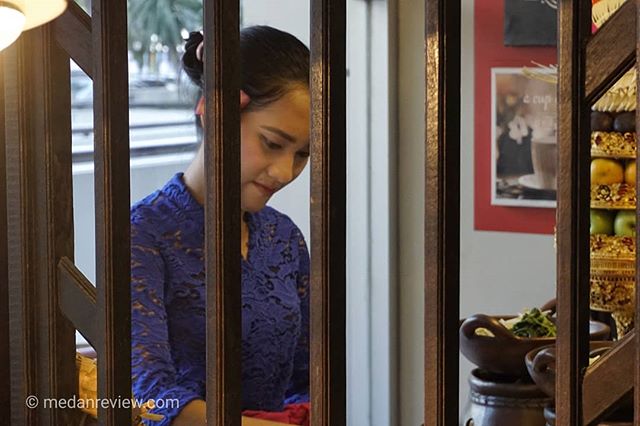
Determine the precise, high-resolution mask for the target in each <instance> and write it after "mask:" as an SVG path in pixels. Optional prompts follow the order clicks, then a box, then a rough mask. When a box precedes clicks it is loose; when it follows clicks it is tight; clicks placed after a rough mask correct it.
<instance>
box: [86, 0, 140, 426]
mask: <svg viewBox="0 0 640 426" xmlns="http://www.w3.org/2000/svg"><path fill="white" fill-rule="evenodd" d="M91 15H92V41H93V46H92V47H93V48H92V52H93V95H94V105H93V113H94V129H95V133H94V147H95V148H94V159H95V163H94V164H95V206H96V207H95V211H96V233H95V235H96V288H97V307H98V310H97V316H96V318H97V323H98V333H97V341H96V342H95V343H96V347H95V349H96V352H97V353H98V397H99V398H115V397H117V396H118V395H130V394H131V367H130V366H131V294H130V286H129V285H128V283H129V282H130V281H129V280H130V271H131V264H130V262H131V259H130V258H131V255H130V224H129V205H130V204H129V203H130V200H129V102H128V98H129V87H128V60H127V4H126V0H92V14H91ZM123 284H125V285H123ZM98 418H99V422H100V424H102V425H108V426H119V425H124V424H127V423H129V422H130V421H131V413H130V410H129V409H126V408H123V407H115V408H112V409H107V408H105V407H104V406H100V407H99V409H98Z"/></svg>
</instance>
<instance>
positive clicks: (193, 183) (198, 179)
mask: <svg viewBox="0 0 640 426" xmlns="http://www.w3.org/2000/svg"><path fill="white" fill-rule="evenodd" d="M183 181H184V186H186V187H187V189H188V190H189V192H190V193H191V195H192V196H193V198H195V200H196V201H197V202H198V203H199V204H200V205H201V206H204V203H205V196H204V194H205V182H204V145H201V146H200V149H199V150H198V153H197V154H196V157H195V158H194V159H193V161H192V162H191V164H189V167H187V170H185V171H184V175H183ZM244 216H245V212H244V211H242V210H240V238H241V239H240V241H241V244H242V255H243V257H245V258H246V254H247V251H248V248H247V243H248V241H249V226H248V225H247V223H246V222H245V220H244Z"/></svg>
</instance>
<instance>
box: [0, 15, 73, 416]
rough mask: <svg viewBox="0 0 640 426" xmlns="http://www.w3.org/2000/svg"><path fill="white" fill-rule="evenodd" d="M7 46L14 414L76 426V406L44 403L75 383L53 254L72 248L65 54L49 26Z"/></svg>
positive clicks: (69, 331)
mask: <svg viewBox="0 0 640 426" xmlns="http://www.w3.org/2000/svg"><path fill="white" fill-rule="evenodd" d="M5 53H6V54H7V55H8V58H7V59H8V62H7V63H6V65H7V67H8V68H9V69H8V72H7V74H6V75H5V78H6V79H5V81H6V83H7V86H6V88H7V91H6V95H7V99H6V105H7V109H6V112H7V125H8V126H7V151H6V153H7V157H6V159H7V163H6V164H7V181H6V182H7V183H6V184H7V206H11V208H10V209H8V210H7V215H8V235H7V237H8V248H9V274H8V275H9V277H10V278H9V280H10V281H9V298H10V313H9V327H10V329H11V333H10V336H11V337H10V338H9V343H10V346H11V360H10V368H11V378H12V384H11V395H12V398H13V399H12V409H11V415H12V417H11V419H12V423H15V424H35V423H37V424H52V425H53V424H73V423H74V422H76V421H77V420H78V417H77V415H78V411H76V410H69V409H56V407H55V406H50V407H46V406H45V405H44V399H45V398H57V399H60V398H69V397H71V396H72V395H73V394H74V393H75V392H76V389H77V380H76V379H75V377H76V369H75V356H74V353H75V334H74V329H73V327H72V325H71V324H70V323H69V322H68V321H67V320H66V319H65V318H64V317H63V316H62V315H61V313H60V311H59V309H58V298H57V273H56V264H57V259H58V258H59V257H61V256H65V255H71V256H72V255H73V232H72V227H73V222H72V221H73V217H72V211H73V210H72V201H71V193H70V192H66V191H61V190H60V185H64V184H69V186H70V182H71V113H70V109H71V98H70V88H69V86H70V81H69V59H68V56H66V55H65V54H64V52H61V51H60V49H59V48H58V47H57V45H56V44H55V43H54V42H53V38H52V34H51V31H50V27H49V26H47V27H40V28H37V29H34V30H31V31H29V32H28V33H25V34H24V35H22V37H21V38H20V40H19V41H18V42H17V43H16V45H15V46H13V47H12V48H11V49H9V51H7V52H5ZM9 63H11V65H9ZM29 396H32V398H31V399H28V397H29ZM34 398H37V399H38V400H39V403H38V404H35V399H34ZM28 402H31V403H34V404H33V406H29V404H28Z"/></svg>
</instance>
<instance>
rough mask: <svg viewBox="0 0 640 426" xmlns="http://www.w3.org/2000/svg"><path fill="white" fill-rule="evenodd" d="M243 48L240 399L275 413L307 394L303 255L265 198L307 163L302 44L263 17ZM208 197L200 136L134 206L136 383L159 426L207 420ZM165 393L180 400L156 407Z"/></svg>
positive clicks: (193, 42)
mask: <svg viewBox="0 0 640 426" xmlns="http://www.w3.org/2000/svg"><path fill="white" fill-rule="evenodd" d="M201 52H202V35H201V34H200V33H191V35H190V37H189V40H188V41H187V45H186V52H185V54H184V56H183V59H182V61H183V67H184V69H185V71H186V72H187V74H188V75H189V77H190V78H191V79H192V80H193V81H194V82H195V83H196V84H198V85H199V86H200V87H202V86H203V76H202V69H203V64H202V57H201ZM240 56H241V72H242V76H241V80H242V82H241V92H240V95H239V98H240V108H241V117H240V127H241V132H240V133H241V138H240V139H241V141H240V144H241V147H240V148H241V175H240V181H241V187H240V198H241V212H239V213H240V214H241V217H242V221H241V225H242V227H241V229H242V232H241V247H242V253H239V256H238V261H239V262H242V284H241V285H242V408H243V410H260V411H268V412H277V411H282V410H283V409H285V407H286V406H287V404H290V403H301V402H308V398H309V397H308V387H309V376H308V373H309V346H308V336H309V329H308V328H309V292H308V285H309V254H308V251H307V247H306V244H305V241H304V238H303V236H302V233H301V232H300V230H299V229H298V227H297V226H296V225H295V224H294V223H293V222H292V221H291V219H289V218H288V217H287V216H285V215H284V214H282V213H279V212H278V211H276V210H274V209H273V208H270V207H267V206H266V203H267V201H268V200H269V198H270V197H271V196H272V195H273V194H274V193H275V192H277V191H279V190H280V189H282V188H283V187H285V186H286V185H287V184H289V183H290V182H291V181H293V180H294V179H295V178H296V177H297V176H298V175H299V174H300V173H301V172H302V170H303V169H304V167H305V165H306V164H307V161H308V157H309V105H310V99H309V77H308V75H309V50H308V49H307V47H306V46H304V44H302V43H301V42H300V41H299V40H297V39H296V38H295V37H293V36H291V35H290V34H287V33H284V32H282V31H279V30H276V29H274V28H270V27H264V26H261V27H250V28H245V29H243V30H242V31H241V35H240ZM202 105H203V101H202V100H201V102H200V105H199V113H201V112H202ZM204 200H205V176H204V149H203V146H200V149H199V151H198V153H197V155H196V156H195V159H194V160H193V162H192V163H191V164H190V166H189V167H188V168H187V170H186V171H185V172H184V174H182V173H178V174H177V175H175V176H174V177H173V178H172V179H171V180H170V181H169V182H168V183H167V184H166V185H165V186H164V187H163V188H162V189H160V190H158V191H156V192H154V193H153V194H151V195H149V196H147V197H146V198H144V199H143V200H141V201H140V202H138V203H136V204H135V205H134V206H133V207H132V211H131V262H132V263H131V266H132V269H131V277H132V281H131V292H132V293H131V294H132V374H133V378H132V379H133V389H134V396H135V397H136V398H137V399H140V400H144V401H146V400H147V399H153V400H155V401H156V408H155V409H154V410H151V412H152V413H156V414H161V415H163V416H164V418H163V420H162V421H161V422H159V423H154V424H160V425H168V424H172V425H189V426H193V425H199V424H205V418H206V415H205V413H206V403H205V395H206V390H205V382H206V379H205V377H206V374H205V287H204V284H205V283H204V278H205V270H204V258H203V256H204V250H203V248H204V221H205V218H204V208H203V204H204ZM171 399H177V400H178V406H177V407H176V406H166V407H163V406H161V403H165V402H166V401H167V400H171ZM166 405H169V404H166ZM174 405H175V404H174Z"/></svg>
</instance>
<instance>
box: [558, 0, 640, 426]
mask: <svg viewBox="0 0 640 426" xmlns="http://www.w3.org/2000/svg"><path fill="white" fill-rule="evenodd" d="M558 8H559V21H558V22H559V49H558V62H559V81H558V111H559V115H558V155H559V159H558V170H559V171H560V172H559V173H558V209H557V229H558V231H557V253H558V255H557V265H558V266H557V268H558V269H557V298H558V351H557V353H558V360H557V372H558V373H557V381H556V395H557V398H556V416H557V419H556V424H559V425H574V424H575V425H580V424H584V425H590V424H594V423H595V422H598V421H599V420H600V419H601V418H602V416H603V415H604V414H605V413H606V412H607V411H610V409H611V408H612V407H614V406H615V405H616V404H617V403H618V402H619V400H620V399H621V398H622V397H623V396H624V395H628V394H629V393H630V392H632V390H633V387H634V383H635V385H636V389H637V388H638V385H640V375H638V370H637V368H638V366H637V365H638V362H637V360H638V359H639V358H638V355H639V354H640V341H639V340H638V336H637V333H630V334H631V335H630V336H628V337H627V338H625V339H623V340H622V341H620V342H618V344H617V345H616V347H615V348H614V349H613V350H611V351H610V352H609V353H608V354H606V355H605V356H604V357H603V359H601V360H599V361H598V362H597V363H596V364H594V365H593V366H591V367H587V365H588V355H587V354H588V347H589V335H588V317H589V287H590V285H589V207H590V178H589V164H590V144H589V143H588V142H587V141H589V140H590V120H589V112H590V110H591V104H592V103H593V102H595V100H597V98H598V97H600V96H601V95H602V94H603V93H604V92H605V91H606V90H607V89H608V88H609V87H611V86H612V85H613V83H615V81H616V80H617V78H619V77H620V76H622V74H623V73H624V72H625V71H627V70H628V69H630V68H631V67H632V66H634V64H635V62H636V61H635V58H636V43H637V40H638V36H637V30H636V28H637V24H636V22H637V14H638V4H637V3H636V2H633V1H627V2H626V3H625V4H624V5H623V6H622V7H621V8H620V10H618V11H617V12H616V14H615V15H614V16H613V17H612V18H611V19H610V20H609V21H608V22H607V23H606V24H605V25H604V26H603V27H602V28H600V29H599V30H598V31H597V32H596V33H595V34H594V35H592V34H591V2H585V1H579V0H564V1H560V2H558ZM636 187H637V183H636ZM638 269H639V268H637V267H636V271H638ZM636 281H637V280H636ZM636 324H640V322H636ZM634 373H635V374H634ZM636 398H638V396H637V395H636ZM637 407H638V405H637V404H636V413H635V416H636V420H635V423H634V424H635V425H640V420H639V419H638V415H639V414H638V409H637Z"/></svg>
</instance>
